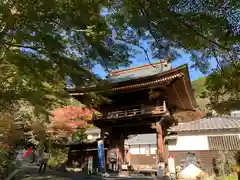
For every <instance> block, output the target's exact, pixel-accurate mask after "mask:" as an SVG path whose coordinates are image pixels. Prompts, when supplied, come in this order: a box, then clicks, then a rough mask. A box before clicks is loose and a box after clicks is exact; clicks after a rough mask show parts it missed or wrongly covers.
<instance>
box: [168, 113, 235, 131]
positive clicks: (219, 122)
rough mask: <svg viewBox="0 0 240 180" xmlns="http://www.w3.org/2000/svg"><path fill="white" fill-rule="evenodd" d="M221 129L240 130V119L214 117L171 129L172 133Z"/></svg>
mask: <svg viewBox="0 0 240 180" xmlns="http://www.w3.org/2000/svg"><path fill="white" fill-rule="evenodd" d="M220 129H240V117H232V116H227V117H212V118H204V119H200V120H197V121H191V122H188V123H183V124H179V125H177V126H173V127H171V128H170V129H169V130H168V131H170V132H183V131H202V130H220Z"/></svg>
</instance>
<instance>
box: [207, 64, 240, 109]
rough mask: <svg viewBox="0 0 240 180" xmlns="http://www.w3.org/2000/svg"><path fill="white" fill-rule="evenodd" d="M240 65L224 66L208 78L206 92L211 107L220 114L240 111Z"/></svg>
mask: <svg viewBox="0 0 240 180" xmlns="http://www.w3.org/2000/svg"><path fill="white" fill-rule="evenodd" d="M239 81H240V63H239V61H236V62H234V63H231V64H229V65H226V66H224V67H223V68H222V69H220V70H219V71H215V72H213V73H212V74H210V75H209V76H208V77H207V80H206V90H207V96H208V97H209V99H210V102H211V104H210V105H211V106H212V108H213V109H216V110H217V111H218V112H219V113H226V112H230V111H231V110H239V109H240V84H239Z"/></svg>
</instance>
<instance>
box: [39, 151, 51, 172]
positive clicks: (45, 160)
mask: <svg viewBox="0 0 240 180" xmlns="http://www.w3.org/2000/svg"><path fill="white" fill-rule="evenodd" d="M48 160H49V153H48V152H47V150H44V152H43V153H41V155H40V167H39V173H41V172H42V173H44V172H45V170H46V167H47V164H48Z"/></svg>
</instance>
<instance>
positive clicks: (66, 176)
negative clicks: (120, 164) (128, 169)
mask: <svg viewBox="0 0 240 180" xmlns="http://www.w3.org/2000/svg"><path fill="white" fill-rule="evenodd" d="M100 179H105V180H115V179H116V180H124V179H128V180H141V179H142V180H149V179H156V178H153V177H146V176H125V177H117V176H114V177H113V176H110V177H108V178H102V177H100V176H86V175H83V174H82V173H75V172H73V173H70V172H58V171H53V170H51V169H47V170H46V172H45V173H44V174H39V173H38V167H37V166H31V167H26V168H25V169H24V170H22V171H21V172H19V173H18V174H17V175H16V176H15V179H14V180H100Z"/></svg>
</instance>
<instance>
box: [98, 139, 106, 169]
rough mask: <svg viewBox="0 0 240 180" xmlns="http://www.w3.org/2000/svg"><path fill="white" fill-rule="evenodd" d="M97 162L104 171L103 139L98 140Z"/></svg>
mask: <svg viewBox="0 0 240 180" xmlns="http://www.w3.org/2000/svg"><path fill="white" fill-rule="evenodd" d="M98 162H99V168H100V170H101V171H104V172H105V154H104V144H103V140H99V141H98Z"/></svg>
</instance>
